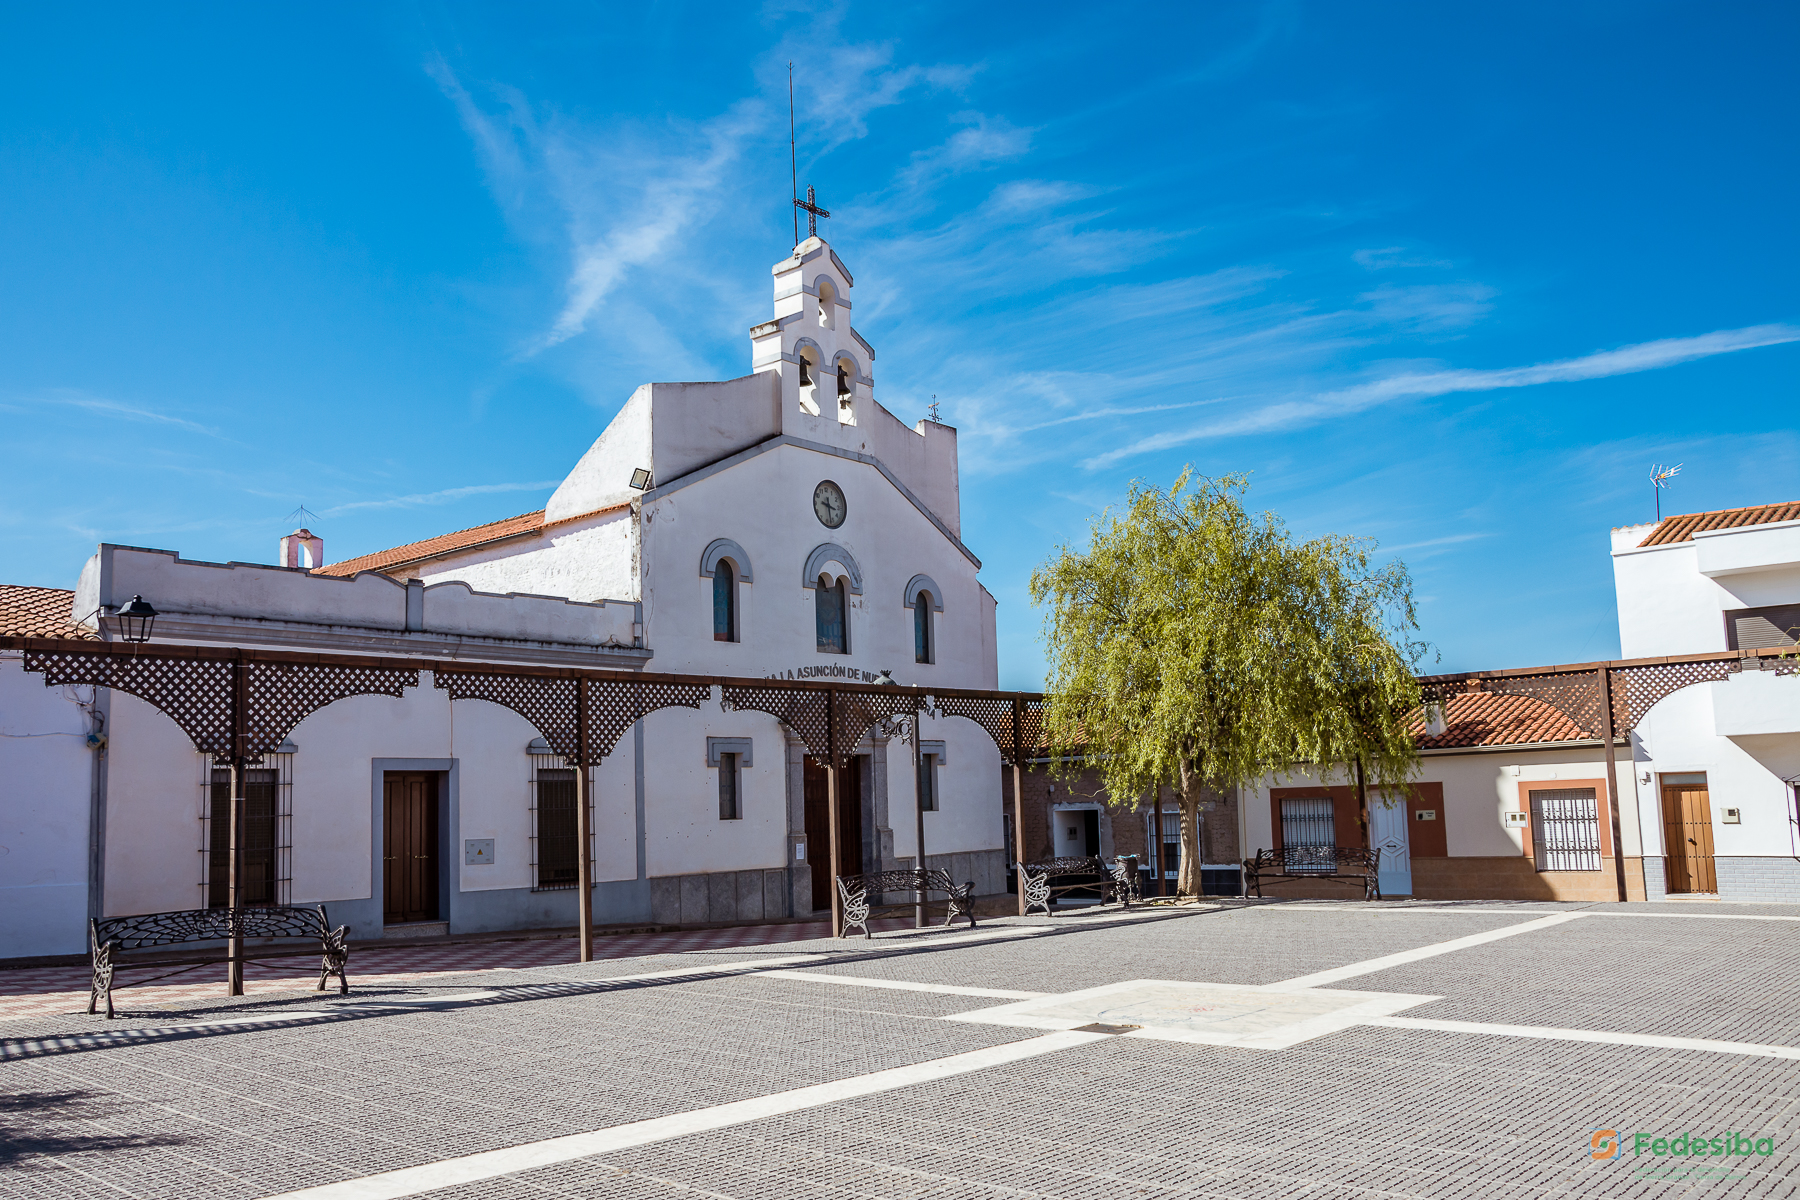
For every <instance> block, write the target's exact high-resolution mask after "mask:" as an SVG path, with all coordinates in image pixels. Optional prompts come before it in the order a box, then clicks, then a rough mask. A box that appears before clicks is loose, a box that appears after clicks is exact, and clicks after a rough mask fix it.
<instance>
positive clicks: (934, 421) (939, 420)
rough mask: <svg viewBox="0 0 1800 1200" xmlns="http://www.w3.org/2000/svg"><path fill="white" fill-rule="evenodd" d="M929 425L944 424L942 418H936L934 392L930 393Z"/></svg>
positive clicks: (935, 397)
mask: <svg viewBox="0 0 1800 1200" xmlns="http://www.w3.org/2000/svg"><path fill="white" fill-rule="evenodd" d="M931 423H932V424H933V425H942V424H943V423H944V418H942V417H940V416H938V405H937V393H936V392H933V393H931Z"/></svg>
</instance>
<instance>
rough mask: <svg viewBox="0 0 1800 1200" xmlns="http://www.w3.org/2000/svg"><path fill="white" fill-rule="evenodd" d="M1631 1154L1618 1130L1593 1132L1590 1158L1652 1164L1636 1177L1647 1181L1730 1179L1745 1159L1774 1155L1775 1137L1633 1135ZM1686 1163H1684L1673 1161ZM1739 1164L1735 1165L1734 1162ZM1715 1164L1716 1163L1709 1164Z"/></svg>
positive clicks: (1589, 1146)
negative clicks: (1637, 1161)
mask: <svg viewBox="0 0 1800 1200" xmlns="http://www.w3.org/2000/svg"><path fill="white" fill-rule="evenodd" d="M1630 1143H1631V1154H1630V1155H1629V1156H1627V1155H1626V1154H1625V1144H1626V1138H1625V1137H1624V1136H1623V1135H1621V1134H1620V1133H1619V1131H1618V1130H1617V1129H1590V1130H1589V1131H1588V1157H1589V1158H1590V1159H1595V1160H1597V1161H1601V1162H1610V1161H1614V1160H1618V1159H1621V1158H1626V1157H1630V1158H1633V1159H1638V1158H1642V1157H1643V1156H1645V1155H1648V1156H1649V1157H1650V1158H1651V1159H1652V1160H1655V1161H1652V1162H1649V1163H1643V1164H1641V1165H1639V1167H1638V1168H1637V1170H1636V1171H1634V1172H1633V1175H1634V1176H1635V1177H1637V1178H1644V1179H1700V1178H1709V1179H1712V1178H1727V1177H1730V1176H1732V1175H1733V1174H1734V1172H1733V1171H1732V1170H1731V1167H1732V1166H1734V1165H1747V1164H1744V1163H1742V1162H1741V1160H1743V1159H1747V1158H1748V1159H1755V1158H1768V1157H1769V1156H1770V1155H1772V1154H1774V1153H1775V1139H1774V1138H1773V1137H1752V1136H1750V1135H1749V1134H1747V1133H1722V1134H1719V1135H1718V1136H1717V1137H1708V1136H1707V1135H1706V1134H1704V1133H1677V1134H1670V1135H1666V1136H1662V1137H1659V1136H1657V1135H1656V1134H1654V1133H1634V1134H1632V1135H1630ZM1678 1159H1680V1160H1686V1161H1684V1162H1678V1161H1671V1160H1678ZM1733 1159H1737V1160H1740V1161H1739V1162H1738V1163H1732V1162H1731V1160H1733ZM1707 1160H1713V1161H1707Z"/></svg>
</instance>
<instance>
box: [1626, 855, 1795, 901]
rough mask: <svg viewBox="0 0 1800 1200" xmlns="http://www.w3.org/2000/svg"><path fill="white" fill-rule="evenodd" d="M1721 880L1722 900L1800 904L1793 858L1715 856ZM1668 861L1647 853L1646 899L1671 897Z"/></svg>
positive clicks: (1716, 871)
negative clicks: (1667, 871) (1668, 881)
mask: <svg viewBox="0 0 1800 1200" xmlns="http://www.w3.org/2000/svg"><path fill="white" fill-rule="evenodd" d="M1713 870H1714V872H1715V873H1716V874H1717V876H1718V879H1719V899H1721V900H1742V901H1745V902H1748V903H1756V904H1800V860H1797V859H1793V858H1774V857H1760V856H1759V857H1750V856H1747V855H1746V856H1730V857H1719V858H1715V859H1713ZM1665 872H1666V860H1665V859H1663V858H1662V857H1660V856H1658V857H1652V856H1650V855H1645V856H1644V898H1645V899H1647V900H1662V899H1666V898H1667V896H1668V894H1669V893H1668V883H1667V875H1666V873H1665Z"/></svg>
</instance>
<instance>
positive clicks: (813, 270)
mask: <svg viewBox="0 0 1800 1200" xmlns="http://www.w3.org/2000/svg"><path fill="white" fill-rule="evenodd" d="M798 203H799V204H800V207H801V208H804V209H806V211H807V213H808V216H809V224H812V225H814V226H816V223H817V220H818V217H819V216H829V215H830V214H829V213H826V212H825V211H824V210H823V209H819V208H818V207H817V205H815V204H814V203H813V192H812V189H811V188H808V189H807V198H806V200H804V201H800V202H798ZM771 274H773V276H774V282H775V316H774V317H773V319H771V320H768V321H764V322H763V323H762V324H760V325H757V326H755V327H753V328H752V329H751V330H750V352H751V369H752V370H754V371H758V372H762V371H769V372H773V373H775V374H777V375H779V376H780V377H781V408H782V421H781V423H782V428H783V429H784V430H785V429H792V430H793V431H794V432H795V433H801V434H804V435H805V436H810V437H814V438H816V439H818V440H822V441H828V442H837V441H841V440H843V439H842V436H841V435H842V434H843V433H845V432H847V431H849V430H851V429H853V428H854V427H855V426H857V425H859V424H863V423H866V422H867V420H868V419H869V411H870V406H871V404H872V403H873V401H874V398H875V351H874V349H873V348H871V347H870V345H869V344H868V343H867V342H865V341H863V339H862V338H861V337H860V336H858V334H857V332H856V331H855V330H854V329H852V328H851V327H850V312H851V301H850V291H851V289H852V288H853V287H855V286H856V284H855V280H854V279H852V278H851V275H850V270H849V268H848V267H846V266H844V263H843V260H842V259H840V258H839V257H838V256H837V253H836V252H835V251H833V250H832V248H831V245H830V243H828V242H827V241H825V239H824V238H822V237H819V236H818V235H817V234H816V233H815V234H812V236H809V237H808V238H807V239H806V240H805V241H803V242H801V243H800V244H799V245H798V246H795V247H794V252H793V253H792V254H790V255H789V256H788V257H786V258H784V259H782V260H781V261H780V262H778V263H776V264H775V265H774V267H773V268H772V269H771ZM834 434H835V435H836V436H834Z"/></svg>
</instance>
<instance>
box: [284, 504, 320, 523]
mask: <svg viewBox="0 0 1800 1200" xmlns="http://www.w3.org/2000/svg"><path fill="white" fill-rule="evenodd" d="M308 517H311V518H312V519H313V520H315V521H317V520H318V519H319V514H318V513H316V512H313V511H312V510H311V509H309V508H307V507H306V505H304V504H302V505H301V506H300V507H299V508H296V509H295V510H294V511H293V512H291V513H289V514H288V515H287V516H285V517H283V518H282V520H283V521H284V522H286V523H287V524H289V525H304V524H306V518H308Z"/></svg>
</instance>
